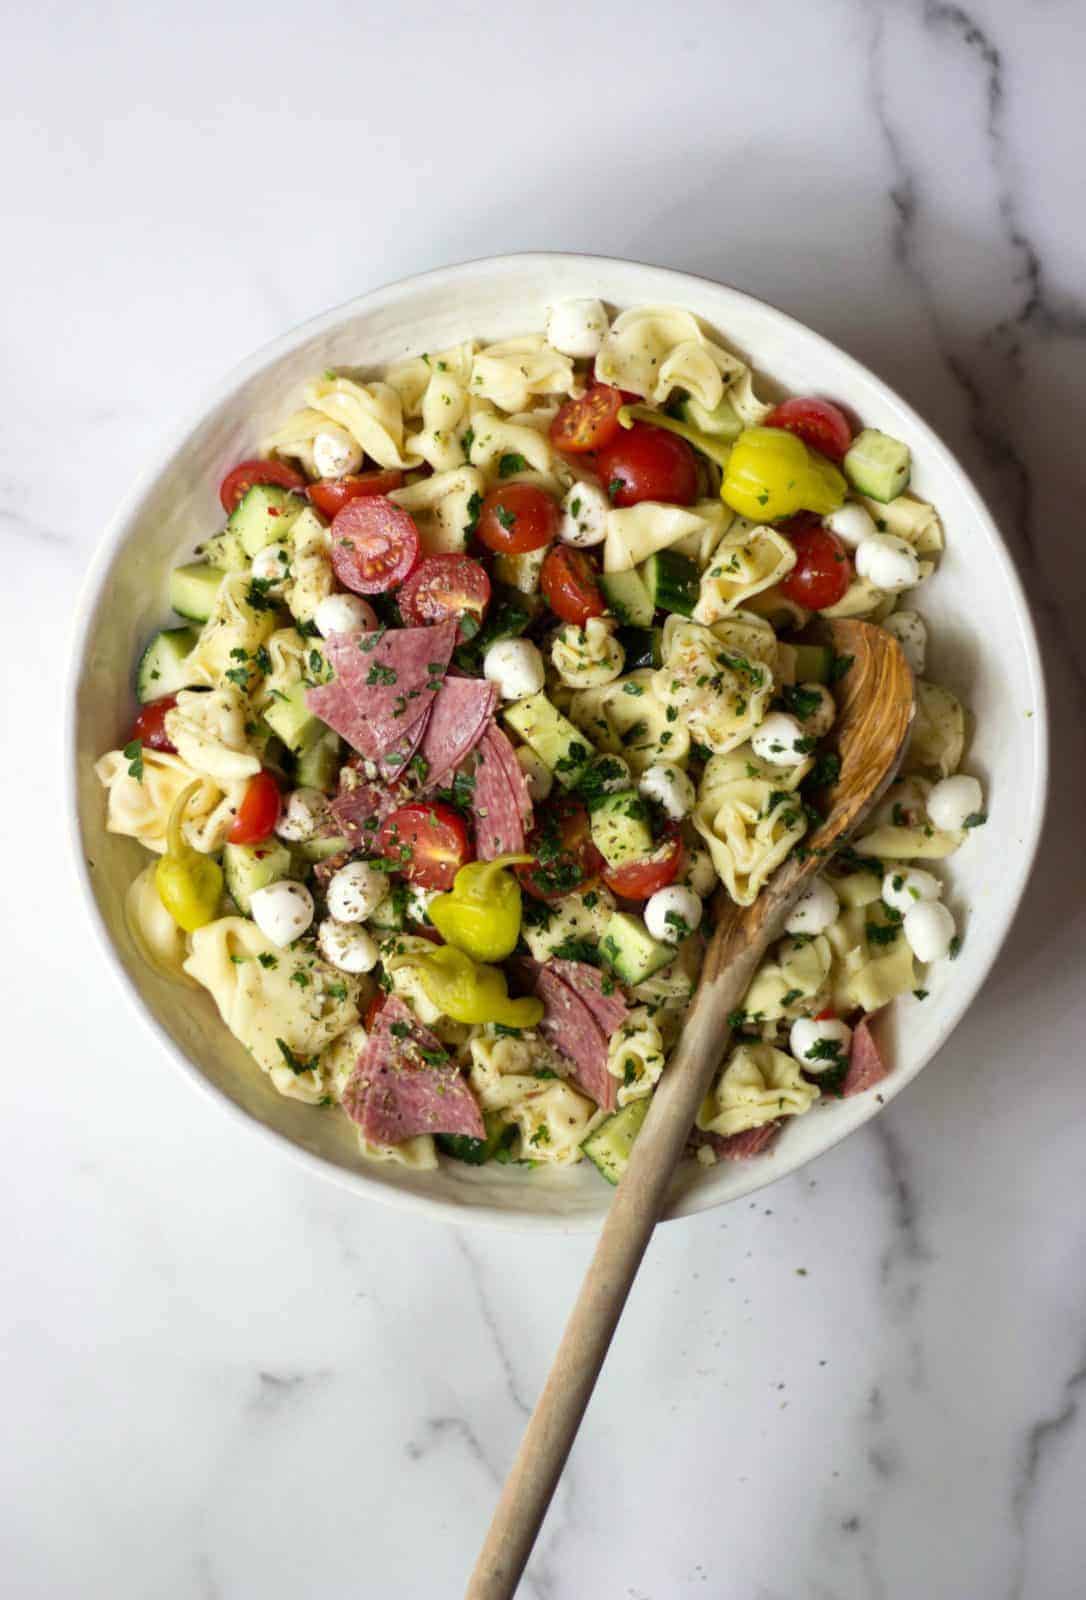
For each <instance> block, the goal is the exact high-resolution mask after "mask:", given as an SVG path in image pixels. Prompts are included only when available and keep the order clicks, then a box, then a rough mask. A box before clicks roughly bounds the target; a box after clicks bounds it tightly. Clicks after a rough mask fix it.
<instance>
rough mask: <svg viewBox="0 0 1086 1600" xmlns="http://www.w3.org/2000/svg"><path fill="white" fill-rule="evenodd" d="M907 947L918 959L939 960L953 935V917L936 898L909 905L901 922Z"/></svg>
mask: <svg viewBox="0 0 1086 1600" xmlns="http://www.w3.org/2000/svg"><path fill="white" fill-rule="evenodd" d="M902 927H903V928H904V930H905V937H906V939H907V940H908V941H909V949H910V950H911V951H912V953H913V955H914V956H915V957H916V959H917V960H918V961H923V962H928V961H941V960H942V959H943V957H944V956H945V955H946V953H947V951H948V950H949V949H950V941H951V940H952V939H953V937H954V918H953V917H952V916H951V914H950V912H949V911H948V910H947V908H946V906H944V905H943V904H942V903H941V902H940V901H938V900H920V901H918V902H917V904H916V905H915V906H910V907H909V909H908V911H906V913H905V920H904V922H903V923H902Z"/></svg>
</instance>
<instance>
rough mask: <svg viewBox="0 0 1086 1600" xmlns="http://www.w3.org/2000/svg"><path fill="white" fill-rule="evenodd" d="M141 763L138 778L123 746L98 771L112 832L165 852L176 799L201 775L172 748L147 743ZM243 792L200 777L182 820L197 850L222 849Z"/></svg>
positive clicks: (102, 760)
mask: <svg viewBox="0 0 1086 1600" xmlns="http://www.w3.org/2000/svg"><path fill="white" fill-rule="evenodd" d="M142 761H143V775H142V777H136V776H135V774H134V773H133V772H132V770H131V767H132V763H131V762H130V761H129V759H128V757H127V756H126V755H125V754H124V753H123V752H122V751H120V750H110V751H109V752H108V753H107V754H106V755H104V756H102V757H101V758H100V759H99V761H98V762H97V764H96V765H95V769H94V770H95V772H96V774H97V776H98V781H99V782H100V783H101V785H102V787H103V788H104V789H105V790H106V791H107V796H106V828H107V830H108V831H109V832H110V833H121V834H124V835H126V836H127V837H128V838H130V839H138V840H139V842H140V844H142V845H146V847H147V849H148V850H153V851H154V852H155V854H156V855H161V854H162V853H163V851H164V850H165V848H166V829H167V826H168V824H169V820H170V812H171V811H172V810H173V807H174V802H175V801H176V800H177V799H178V797H179V795H180V794H181V792H182V790H183V789H187V788H188V786H189V784H190V783H193V782H194V781H196V780H197V779H198V778H199V774H198V773H196V772H194V771H193V770H192V768H191V767H190V766H187V765H186V764H185V762H184V761H182V760H181V758H180V756H175V755H173V754H172V753H171V752H170V751H168V750H151V749H150V748H147V747H145V748H144V750H143V753H142ZM242 792H243V786H240V787H239V786H234V787H232V788H231V789H230V790H229V791H224V790H223V789H222V788H221V787H220V786H219V784H217V783H214V782H213V781H212V780H211V779H210V778H204V779H202V780H201V781H200V787H199V789H198V790H197V791H196V792H195V794H194V795H193V796H192V798H191V800H190V801H189V803H188V805H187V806H186V808H185V816H184V820H183V822H182V824H181V832H182V834H183V836H184V838H185V840H186V842H187V843H188V844H190V845H192V847H193V849H194V850H202V851H203V852H204V853H205V854H212V853H214V852H215V851H217V850H221V849H222V847H223V845H224V844H225V843H226V838H227V835H228V834H229V832H230V829H231V828H232V827H233V825H234V818H235V817H236V816H237V808H238V805H239V803H240V800H241V794H242Z"/></svg>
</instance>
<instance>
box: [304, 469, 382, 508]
mask: <svg viewBox="0 0 1086 1600" xmlns="http://www.w3.org/2000/svg"><path fill="white" fill-rule="evenodd" d="M402 484H403V473H402V472H394V471H392V470H389V471H387V472H357V473H350V474H349V475H348V476H347V477H345V478H322V479H321V481H320V482H319V483H311V484H310V485H309V488H308V489H307V490H306V494H307V495H308V496H309V498H310V500H312V502H313V504H314V505H315V506H316V508H317V510H318V511H323V513H324V515H325V516H326V517H334V516H335V515H336V513H337V512H339V511H342V510H343V507H344V506H345V505H347V503H348V502H349V501H351V500H361V499H363V498H364V497H365V496H366V495H368V494H391V493H392V491H393V489H399V488H400V487H401V486H402Z"/></svg>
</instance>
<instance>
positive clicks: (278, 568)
mask: <svg viewBox="0 0 1086 1600" xmlns="http://www.w3.org/2000/svg"><path fill="white" fill-rule="evenodd" d="M250 570H251V572H252V575H253V577H254V578H255V579H256V580H257V582H258V583H262V584H265V585H266V586H267V587H268V588H269V589H281V588H282V586H283V584H284V583H286V581H287V579H288V578H289V577H290V551H289V550H288V548H287V546H286V545H285V544H266V545H265V546H264V548H263V550H258V551H257V553H256V555H255V556H254V557H253V565H252V567H251V569H250Z"/></svg>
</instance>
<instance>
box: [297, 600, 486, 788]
mask: <svg viewBox="0 0 1086 1600" xmlns="http://www.w3.org/2000/svg"><path fill="white" fill-rule="evenodd" d="M456 630H457V623H456V622H455V621H449V622H438V623H435V624H434V626H433V627H432V628H389V629H387V630H385V631H382V630H380V629H378V631H377V632H376V633H355V634H347V633H334V634H332V635H331V637H330V638H328V639H326V640H325V644H324V651H325V655H326V656H327V658H328V660H329V661H330V662H331V664H332V668H333V670H334V672H335V677H334V678H333V680H332V682H331V683H323V684H318V685H317V687H316V688H313V689H307V690H306V696H305V702H306V705H307V706H308V707H309V709H310V711H313V712H315V713H316V715H317V716H318V717H320V718H321V720H322V721H323V722H326V723H327V724H328V726H329V727H330V728H334V729H335V730H336V732H337V733H339V734H342V736H343V738H344V739H346V741H347V743H348V744H349V745H350V746H351V747H352V748H353V749H355V750H357V751H358V752H359V754H360V755H363V756H366V757H368V758H369V760H371V761H378V760H379V759H380V758H381V757H382V756H383V755H385V754H386V752H388V751H389V750H395V749H397V748H402V746H403V743H404V741H405V738H406V737H407V735H408V734H409V732H410V730H411V729H412V728H413V727H414V725H415V723H416V722H417V721H418V720H419V718H421V717H422V716H424V715H425V713H426V712H427V711H428V709H429V707H430V705H431V704H432V703H433V700H434V697H435V695H436V694H437V691H438V690H439V689H440V687H441V685H442V682H443V681H444V678H445V673H446V671H447V670H448V666H449V662H450V660H451V659H452V652H453V646H454V645H455V643H456ZM420 737H421V731H420Z"/></svg>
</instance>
